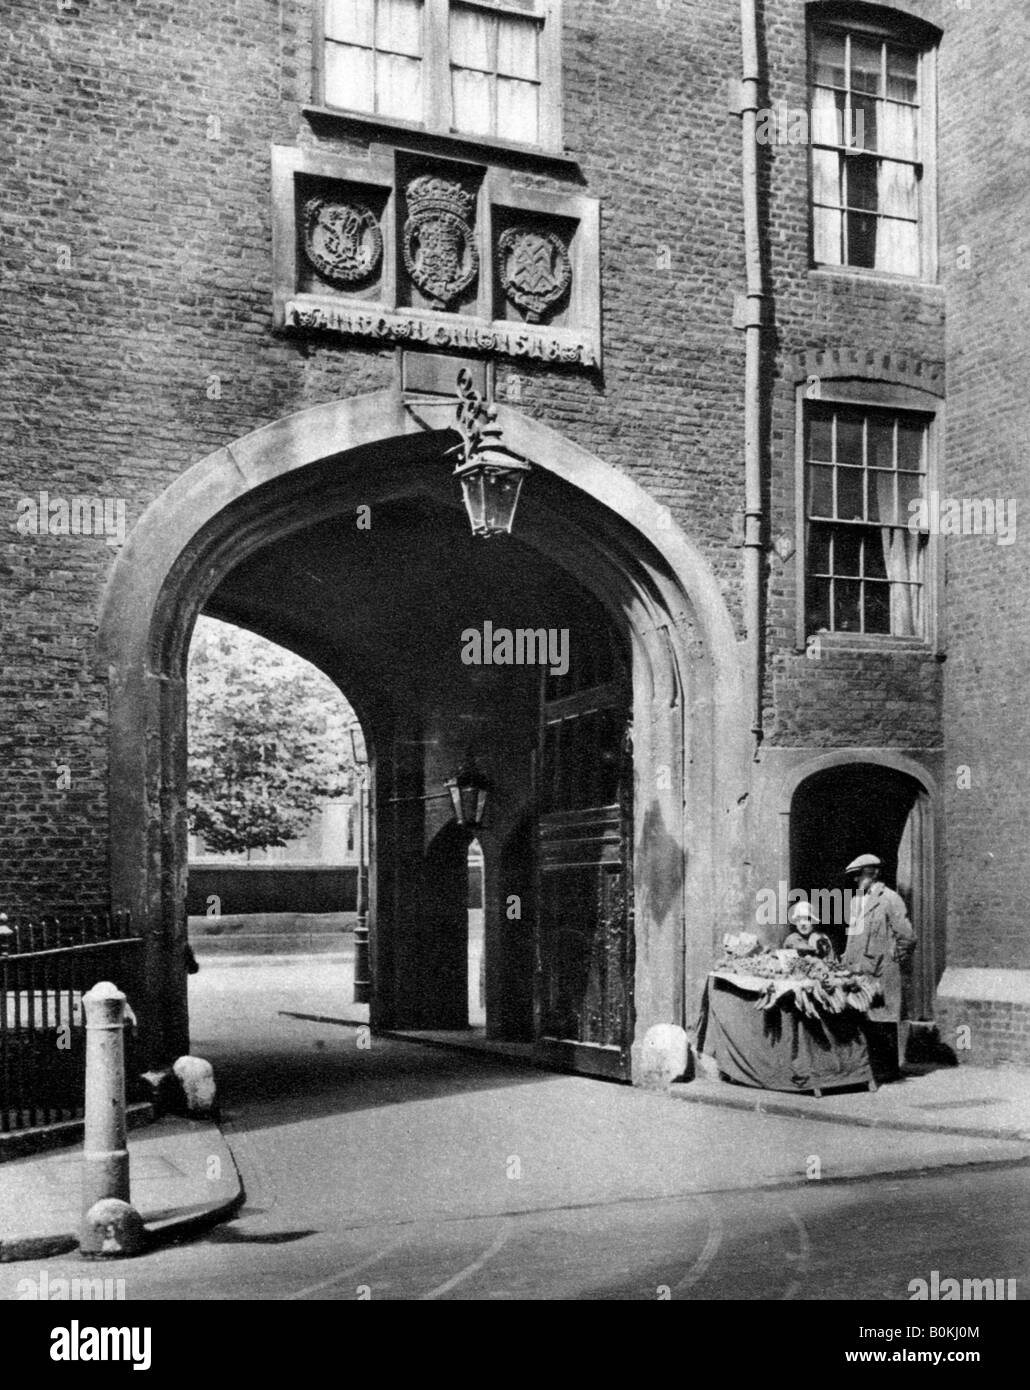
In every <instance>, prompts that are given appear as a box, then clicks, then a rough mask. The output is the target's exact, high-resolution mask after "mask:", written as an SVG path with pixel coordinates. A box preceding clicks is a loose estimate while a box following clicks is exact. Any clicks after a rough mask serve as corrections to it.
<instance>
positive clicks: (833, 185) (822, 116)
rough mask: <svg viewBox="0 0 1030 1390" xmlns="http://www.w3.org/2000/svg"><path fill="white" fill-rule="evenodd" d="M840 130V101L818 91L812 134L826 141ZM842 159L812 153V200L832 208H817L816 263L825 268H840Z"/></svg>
mask: <svg viewBox="0 0 1030 1390" xmlns="http://www.w3.org/2000/svg"><path fill="white" fill-rule="evenodd" d="M837 126H838V114H837V101H836V95H835V93H833V92H829V91H826V90H825V89H823V88H822V87H816V88H815V90H814V91H813V93H812V133H813V137H814V138H817V139H820V140H823V139H826V138H827V136H828V135H829V134H830V132H831V131H832V132H833V133H834V136H835V135H836V131H837ZM840 166H841V156H840V155H839V154H838V153H837V152H836V150H822V149H813V150H812V200H813V202H814V203H830V204H832V206H831V207H814V208H813V210H812V214H813V233H814V247H813V250H814V255H815V260H816V261H817V262H818V263H820V264H822V265H840V264H841V260H842V254H841V252H842V248H841V213H840V212H838V211H836V209H837V208H839V207H840V205H841V202H842V199H841V178H840Z"/></svg>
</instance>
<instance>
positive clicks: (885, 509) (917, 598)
mask: <svg viewBox="0 0 1030 1390" xmlns="http://www.w3.org/2000/svg"><path fill="white" fill-rule="evenodd" d="M871 476H872V475H871ZM875 477H876V501H877V505H878V510H879V516H880V519H881V521H884V522H892V523H896V522H899V521H900V522H901V523H902V525H900V526H899V525H885V526H884V528H883V530H882V532H881V533H880V534H881V538H882V541H883V562H884V566H885V568H886V570H887V578H888V579H889V580H890V581H891V586H890V588H891V627H890V630H891V633H892V634H893V636H895V637H921V636H922V635H923V587H922V583H923V545H922V537H921V536H920V535H918V534H916V535H914V534H913V533H912V532H911V531H909V530H908V528H907V526H906V525H904V522H905V520H906V518H905V517H904V516H901V517H899V516H898V515H897V504H896V503H895V498H894V485H895V479H896V475H895V474H894V473H877V474H876V475H875Z"/></svg>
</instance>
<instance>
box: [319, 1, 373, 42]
mask: <svg viewBox="0 0 1030 1390" xmlns="http://www.w3.org/2000/svg"><path fill="white" fill-rule="evenodd" d="M374 14H375V0H326V6H325V36H326V38H327V39H338V40H340V41H341V42H342V43H359V44H363V45H364V46H365V47H366V48H371V47H372V34H373V18H374Z"/></svg>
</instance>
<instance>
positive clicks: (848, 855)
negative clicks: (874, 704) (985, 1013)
mask: <svg viewBox="0 0 1030 1390" xmlns="http://www.w3.org/2000/svg"><path fill="white" fill-rule="evenodd" d="M939 808H940V796H939V792H938V788H937V785H936V783H935V781H934V779H933V777H932V776H931V775H930V774H929V773H928V772H927V770H926V768H925V767H923V766H922V765H921V764H919V763H918V762H916V761H915V760H914V759H912V758H908V757H906V756H904V755H903V754H899V753H893V752H890V751H881V750H850V749H849V750H839V751H836V752H833V753H828V754H824V755H823V756H821V757H818V758H813V759H811V760H810V761H807V762H805V763H804V764H802V765H801V766H800V767H797V768H795V769H794V771H793V773H792V775H791V776H790V777H789V778H787V779H785V781H784V783H783V786H782V788H781V800H780V815H781V825H782V836H781V844H782V845H783V846H784V849H785V852H786V856H787V859H786V864H785V868H786V878H787V881H788V882H789V884H790V886H791V887H792V888H800V889H803V890H804V891H805V892H806V893H808V894H812V893H813V891H818V890H820V889H826V890H831V891H833V890H834V889H837V890H840V889H841V888H842V886H843V885H844V883H845V880H844V878H843V875H842V871H843V868H844V866H845V865H846V864H847V863H848V862H850V860H851V859H853V858H855V857H856V856H857V855H859V854H864V853H870V854H876V855H877V856H878V857H879V858H880V859H881V860H882V861H883V866H884V869H883V872H884V877H885V879H886V880H887V882H888V883H889V884H890V885H891V886H896V887H897V889H898V891H899V892H900V893H901V895H902V897H903V898H904V899H905V900H906V902H907V904H908V906H909V910H910V913H911V916H912V924H913V927H914V928H915V930H916V936H917V939H918V943H919V944H918V949H917V952H916V955H915V957H914V960H913V964H912V971H911V977H910V981H909V989H908V998H907V1001H906V1003H907V1009H908V1015H909V1017H910V1018H912V1019H917V1020H928V1019H931V1018H932V1017H933V1000H934V992H935V990H936V986H937V981H938V979H939V977H940V974H941V968H940V967H939V965H938V962H939V960H940V959H941V955H942V949H943V938H942V930H943V917H944V914H943V912H942V911H941V910H940V907H939V903H938V885H939V882H940V876H939V862H938V861H939V855H940V843H939V841H940V833H939V823H940V818H939ZM843 925H846V923H844V924H841V923H838V924H837V928H836V929H837V931H838V934H840V933H841V932H842V928H843ZM832 931H833V928H832V926H831V934H832ZM838 944H842V939H841V942H839V943H838Z"/></svg>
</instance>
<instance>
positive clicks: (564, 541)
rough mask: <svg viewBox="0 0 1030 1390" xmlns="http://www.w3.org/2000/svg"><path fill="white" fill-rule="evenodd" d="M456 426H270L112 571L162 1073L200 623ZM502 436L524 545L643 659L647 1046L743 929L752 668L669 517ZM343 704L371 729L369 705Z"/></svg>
mask: <svg viewBox="0 0 1030 1390" xmlns="http://www.w3.org/2000/svg"><path fill="white" fill-rule="evenodd" d="M452 419H453V407H452V406H450V405H447V404H444V405H427V404H426V403H424V402H423V403H415V402H413V403H411V404H410V405H408V404H406V403H405V402H404V400H403V399H402V397H401V396H400V394H399V393H398V392H396V391H392V390H391V391H381V392H376V393H373V394H370V395H366V396H359V397H355V398H351V399H348V400H342V401H334V402H330V403H327V404H324V405H319V406H315V407H312V408H311V409H308V410H305V411H302V412H300V413H299V414H296V415H292V416H289V417H287V418H285V419H282V420H279V421H276V422H274V423H272V424H270V425H267V426H265V427H263V428H261V429H259V430H256V431H254V432H253V433H251V434H248V435H246V436H244V437H243V438H241V439H238V440H235V441H233V442H232V443H231V444H229V445H226V446H225V447H223V448H221V449H219V450H217V451H215V452H214V453H213V454H211V455H209V456H208V457H207V458H205V459H202V460H201V461H200V462H198V463H197V464H195V465H194V466H193V467H191V468H190V469H188V470H187V471H186V472H185V473H184V474H182V476H181V477H179V478H178V479H176V481H175V482H174V483H172V484H171V485H170V486H169V487H168V488H167V489H165V491H164V492H163V493H161V494H160V496H158V497H157V498H156V499H155V500H154V501H153V503H152V504H151V505H150V507H148V508H147V510H146V511H145V513H144V514H143V516H142V517H141V518H140V520H139V522H138V523H137V525H136V526H135V527H134V529H133V531H132V532H131V533H130V535H129V537H128V538H127V541H126V544H125V545H124V547H123V548H122V550H121V553H120V554H119V557H118V560H117V562H116V564H115V566H114V568H113V571H112V573H111V576H110V579H109V582H108V585H107V588H106V590H105V593H104V597H103V601H102V609H101V614H100V628H99V643H98V652H99V659H100V660H101V661H102V662H103V664H104V666H105V668H106V672H107V676H108V680H109V692H110V735H109V740H110V741H109V769H110V820H111V829H110V846H111V895H112V903H113V905H114V906H116V907H119V908H126V907H127V908H129V909H131V910H132V912H133V914H134V919H135V920H136V921H138V922H140V923H141V924H142V928H143V932H144V935H145V937H146V941H147V977H148V981H149V985H148V994H147V1008H146V1014H147V1017H146V1020H145V1028H146V1038H147V1044H148V1049H149V1051H150V1053H151V1054H152V1055H153V1056H154V1057H155V1058H161V1057H166V1056H168V1055H170V1054H174V1053H176V1052H178V1051H181V1050H183V1049H184V1048H185V1046H186V1045H187V1040H188V1022H187V1016H186V1001H185V976H184V973H183V972H182V970H181V968H180V958H181V953H182V947H183V942H184V932H185V922H184V918H183V912H182V902H183V898H184V887H185V872H186V864H185V843H186V836H185V772H186V739H185V716H186V709H185V666H186V659H187V655H188V648H189V639H190V635H191V632H192V627H193V623H194V621H195V619H196V616H197V614H198V613H199V612H200V611H201V609H202V608H203V606H204V604H205V602H206V601H207V599H208V598H209V597H210V595H211V594H212V593H213V592H214V590H215V589H216V588H217V586H218V584H219V582H220V581H221V579H222V578H223V577H224V576H225V575H226V574H228V573H229V572H230V570H232V569H233V568H234V567H235V566H237V565H238V564H239V563H240V562H241V561H242V560H243V559H245V558H247V557H248V556H250V555H252V554H253V553H255V552H256V551H258V550H259V549H261V548H262V547H265V546H268V545H270V544H272V543H273V542H274V541H276V540H277V539H279V538H281V537H283V536H286V535H288V534H289V533H290V532H292V531H296V530H300V529H302V528H303V527H305V526H308V525H310V524H311V523H312V522H315V521H318V520H321V519H324V518H326V517H330V516H334V515H338V514H339V513H340V512H341V511H345V510H347V509H348V508H354V507H356V506H358V505H362V504H364V505H367V504H372V505H373V506H374V505H375V504H376V503H378V502H380V501H382V500H384V499H389V498H397V497H405V496H408V497H412V496H413V497H418V496H419V494H420V493H423V492H424V491H425V490H426V489H427V487H428V483H427V478H428V476H429V474H428V470H429V468H430V463H432V468H433V469H436V470H437V474H436V475H435V476H437V477H438V469H439V466H440V465H439V464H438V463H437V462H436V460H438V459H439V458H440V456H441V455H442V454H443V452H444V450H445V449H446V448H447V447H449V446H451V445H452V444H454V443H455V442H456V436H455V435H454V433H453V431H452V430H451V427H450V426H451V420H452ZM499 422H500V424H501V426H502V428H503V429H504V431H505V436H506V438H507V440H508V442H509V444H510V445H511V447H512V448H513V449H515V450H516V452H518V453H519V454H522V455H523V456H524V457H526V458H528V459H529V460H530V461H531V462H532V463H533V464H534V465H535V467H536V468H537V469H538V470H539V476H538V478H531V479H530V483H529V485H528V486H527V498H526V499H524V502H523V503H522V504H520V513H519V517H518V520H517V523H516V529H517V530H518V531H519V535H520V538H521V539H524V540H526V541H527V543H528V544H529V545H531V546H533V547H535V548H537V549H538V550H540V551H541V552H542V553H544V554H546V555H548V556H550V557H551V558H552V559H554V560H555V561H556V562H557V563H560V564H561V565H562V566H563V567H565V568H567V569H568V570H570V571H571V572H572V573H573V574H575V576H576V578H577V579H578V581H579V582H580V583H582V584H583V585H584V586H585V587H586V588H588V589H589V590H591V591H592V592H593V593H594V594H595V595H596V596H597V598H598V599H599V600H600V601H601V602H602V603H603V604H604V605H605V606H606V607H607V608H608V610H609V611H610V612H611V613H612V614H614V615H617V616H618V618H619V621H620V622H621V623H622V625H623V628H624V630H625V631H626V633H627V636H628V640H629V643H630V647H631V650H632V653H633V700H634V763H635V766H634V776H635V783H636V787H635V791H636V795H635V798H634V801H635V805H636V807H637V812H636V822H635V836H634V838H635V846H634V860H635V875H634V877H635V883H636V898H635V918H636V924H637V926H636V930H637V951H636V1002H637V1038H638V1040H642V1038H643V1034H644V1032H645V1031H646V1029H647V1028H648V1027H649V1026H651V1025H652V1024H654V1023H659V1022H660V1023H670V1022H671V1023H681V1024H682V1023H689V1022H690V1021H691V1020H690V1018H689V1017H688V1014H689V1012H690V1011H691V1010H692V1009H693V1008H694V1006H695V999H694V995H695V994H696V993H699V990H700V984H701V981H702V980H703V978H704V973H705V971H706V970H707V968H708V963H709V961H710V958H711V947H712V944H713V942H714V941H715V940H716V939H717V938H718V936H719V934H720V933H721V932H722V931H723V930H725V929H728V928H729V927H731V926H733V925H735V923H736V921H737V919H738V917H739V912H740V909H741V905H742V904H741V897H740V895H741V886H740V883H739V864H740V860H741V842H742V839H741V837H742V827H741V816H742V812H741V810H740V803H741V801H742V798H743V796H744V793H745V791H746V789H747V775H748V774H747V736H746V726H747V719H746V715H745V712H744V701H743V682H742V670H741V658H740V649H739V647H738V643H737V641H736V638H735V634H734V630H733V624H732V621H731V618H730V615H729V613H728V611H727V608H726V605H725V602H724V600H723V597H722V593H721V590H720V588H719V585H718V583H717V581H716V579H715V576H714V574H713V572H712V570H711V568H710V566H709V565H708V563H707V561H706V559H705V558H704V556H703V555H702V554H701V551H700V549H699V548H698V547H697V546H696V545H695V544H694V543H693V542H692V541H691V540H690V539H689V538H688V536H687V535H686V534H685V533H684V532H683V531H682V530H681V529H680V527H679V526H678V525H677V524H676V523H675V521H674V520H673V518H672V516H671V514H670V513H669V511H668V509H667V508H665V507H663V506H661V505H660V504H659V503H658V502H656V501H655V500H654V498H652V497H651V496H650V495H649V494H648V493H647V492H645V491H644V490H643V489H642V488H641V487H640V486H639V484H637V483H636V482H635V481H634V480H633V479H632V478H631V477H629V476H628V475H627V474H625V473H623V472H621V471H619V470H618V469H615V468H613V467H612V466H611V465H609V464H606V463H605V462H604V461H603V460H601V459H599V458H598V457H597V456H596V455H594V454H591V453H590V452H589V451H588V450H585V449H583V448H582V447H580V446H579V445H577V444H575V443H573V442H572V441H570V440H569V439H567V438H565V437H564V436H563V435H561V434H560V433H559V432H557V431H555V430H553V429H551V428H549V427H548V426H546V425H543V424H541V423H540V422H539V421H536V420H533V419H531V418H530V417H528V416H526V415H523V414H522V413H521V412H519V411H517V410H514V409H512V408H511V407H505V406H501V407H500V408H499ZM534 494H536V495H534ZM300 654H301V655H306V653H305V652H303V651H301V653H300ZM346 694H347V696H348V699H350V700H351V703H352V704H353V705H354V707H355V709H356V711H357V713H358V715H359V717H361V718H362V720H363V722H365V719H364V710H363V696H364V694H365V692H363V691H362V690H361V689H360V688H355V689H347V690H346ZM365 727H366V729H369V725H368V724H367V723H366V725H365ZM369 731H370V733H371V742H372V753H373V759H374V754H375V741H376V731H375V728H374V727H372V728H371V729H370V730H369ZM373 893H374V889H373Z"/></svg>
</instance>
